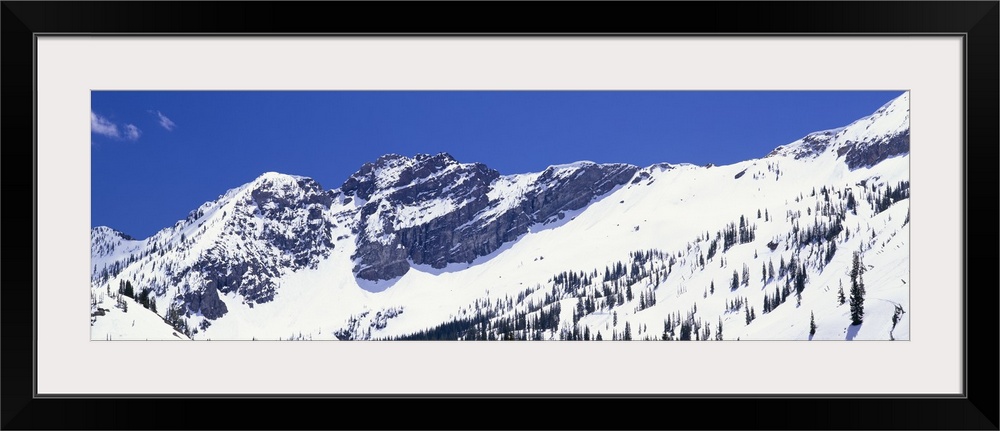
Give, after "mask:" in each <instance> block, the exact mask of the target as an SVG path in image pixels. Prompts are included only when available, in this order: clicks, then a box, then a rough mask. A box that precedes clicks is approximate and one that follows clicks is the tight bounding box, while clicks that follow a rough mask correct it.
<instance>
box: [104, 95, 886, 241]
mask: <svg viewBox="0 0 1000 431" xmlns="http://www.w3.org/2000/svg"><path fill="white" fill-rule="evenodd" d="M900 94H902V91H882V92H875V91H864V92H845V91H827V92H791V91H784V92H764V91H739V92H719V91H713V92H693V91H685V92H670V91H551V92H539V91H517V92H508V91H451V92H449V91H411V92H406V91H375V92H365V91H351V92H339V91H323V92H278V91H248V92H235V91H226V92H203V91H95V92H92V93H91V97H92V99H91V169H92V170H91V179H92V185H91V187H92V188H91V193H92V200H91V202H92V209H91V225H92V226H102V225H104V226H110V227H113V228H115V229H118V230H120V231H123V232H125V233H127V234H130V235H132V236H135V237H137V238H145V237H148V236H150V235H152V234H154V233H155V232H156V231H158V230H159V229H161V228H164V227H166V226H169V225H172V224H173V223H174V222H176V221H177V220H179V219H182V218H184V217H185V216H186V215H187V214H188V213H189V212H190V211H191V210H193V209H195V208H197V207H198V206H199V205H201V204H202V203H204V202H206V201H209V200H213V199H215V198H217V197H218V196H219V195H221V194H222V193H225V191H226V190H228V189H230V188H233V187H237V186H239V185H242V184H244V183H247V182H249V181H251V180H253V179H254V178H256V177H257V176H258V175H260V174H261V173H264V172H267V171H277V172H283V173H288V174H295V175H304V176H308V177H312V178H314V179H316V180H317V181H319V183H320V184H322V185H323V186H324V187H325V188H336V187H339V186H340V185H341V184H342V183H343V181H344V180H345V179H347V177H348V176H349V175H350V174H351V173H353V172H354V171H356V170H357V169H358V167H360V166H361V165H362V164H363V163H365V162H369V161H373V160H375V159H376V158H377V157H378V156H380V155H382V154H386V153H397V154H402V155H405V156H413V155H415V154H417V153H428V154H436V153H439V152H447V153H450V154H451V155H452V156H454V157H455V158H456V159H458V160H459V161H461V162H482V163H485V164H486V165H488V166H490V167H492V168H494V169H496V170H498V171H500V173H502V174H513V173H524V172H536V171H541V170H543V169H545V167H547V166H549V165H553V164H560V163H569V162H574V161H578V160H591V161H594V162H598V163H606V162H625V163H632V164H635V165H639V166H648V165H651V164H653V163H659V162H671V163H694V164H699V165H701V164H706V163H715V164H717V165H724V164H730V163H735V162H738V161H742V160H747V159H751V158H759V157H763V156H764V155H766V154H767V153H768V152H770V151H771V150H772V149H774V148H775V147H777V146H779V145H783V144H787V143H789V142H792V141H794V140H796V139H798V138H801V137H802V136H804V135H806V134H807V133H810V132H813V131H818V130H823V129H830V128H834V127H840V126H845V125H847V124H849V123H850V122H852V121H854V120H856V119H858V118H860V117H864V116H866V115H869V114H871V113H872V112H874V111H875V110H876V109H878V108H879V107H880V106H882V105H883V104H885V103H886V102H888V101H889V100H891V99H893V98H895V97H896V96H899V95H900ZM95 115H96V117H95ZM95 118H96V120H95ZM163 118H166V119H168V120H169V122H168V121H165V120H163ZM95 123H96V124H95Z"/></svg>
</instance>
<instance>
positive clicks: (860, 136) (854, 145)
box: [765, 91, 910, 169]
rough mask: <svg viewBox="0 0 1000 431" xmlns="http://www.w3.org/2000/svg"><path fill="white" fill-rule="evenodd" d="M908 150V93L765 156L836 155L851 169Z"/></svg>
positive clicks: (904, 152)
mask: <svg viewBox="0 0 1000 431" xmlns="http://www.w3.org/2000/svg"><path fill="white" fill-rule="evenodd" d="M909 151H910V93H909V92H908V91H907V92H904V93H903V94H902V95H900V96H899V97H896V98H895V99H893V100H891V101H889V102H887V103H886V104H884V105H882V106H881V107H880V108H879V109H877V110H876V111H875V112H874V113H872V114H871V115H868V116H866V117H863V118H861V119H859V120H857V121H854V122H853V123H851V124H849V125H847V126H844V127H839V128H835V129H828V130H821V131H818V132H813V133H810V134H808V135H806V136H804V137H803V138H802V139H799V140H797V141H795V142H792V143H790V144H788V145H782V146H779V147H777V148H775V149H774V151H771V152H770V153H769V154H768V155H767V156H765V157H776V156H786V157H787V156H790V157H794V158H795V159H803V158H817V157H820V156H821V155H823V154H827V153H830V154H835V156H834V157H836V158H838V159H839V158H843V159H844V162H845V163H846V164H847V165H848V166H849V167H850V168H851V169H856V168H859V167H862V166H871V165H874V164H876V163H878V162H880V161H882V160H885V159H887V158H889V157H894V156H898V155H901V154H907V153H909Z"/></svg>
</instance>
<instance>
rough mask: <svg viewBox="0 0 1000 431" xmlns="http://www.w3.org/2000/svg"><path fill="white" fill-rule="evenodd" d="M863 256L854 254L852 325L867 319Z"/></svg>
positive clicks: (852, 269) (852, 266)
mask: <svg viewBox="0 0 1000 431" xmlns="http://www.w3.org/2000/svg"><path fill="white" fill-rule="evenodd" d="M862 265H863V263H862V262H861V254H860V253H859V252H854V259H853V263H852V265H851V324H853V325H860V324H861V322H862V321H863V320H864V317H865V284H864V281H863V280H862V278H861V275H862V274H863V273H864V267H863V266H862Z"/></svg>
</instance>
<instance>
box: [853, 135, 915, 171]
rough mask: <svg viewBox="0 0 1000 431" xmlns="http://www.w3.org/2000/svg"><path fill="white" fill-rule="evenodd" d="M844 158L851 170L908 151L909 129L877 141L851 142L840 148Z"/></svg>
mask: <svg viewBox="0 0 1000 431" xmlns="http://www.w3.org/2000/svg"><path fill="white" fill-rule="evenodd" d="M841 151H842V152H843V153H846V157H845V159H844V161H845V162H847V166H848V167H849V168H851V169H852V170H854V169H858V168H863V167H869V166H874V165H876V164H878V163H879V162H881V161H883V160H885V159H888V158H890V157H894V156H898V155H901V154H907V153H909V152H910V130H909V129H907V130H905V131H903V133H900V134H897V135H894V136H891V137H888V138H886V139H883V140H881V141H878V142H865V143H852V145H848V146H846V147H844V148H842V149H841Z"/></svg>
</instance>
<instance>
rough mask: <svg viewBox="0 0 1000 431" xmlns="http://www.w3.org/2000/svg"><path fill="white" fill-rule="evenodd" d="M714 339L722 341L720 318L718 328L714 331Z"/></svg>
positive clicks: (720, 318)
mask: <svg viewBox="0 0 1000 431" xmlns="http://www.w3.org/2000/svg"><path fill="white" fill-rule="evenodd" d="M715 339H716V340H717V341H722V317H721V316H720V317H719V327H718V329H716V330H715Z"/></svg>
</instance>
